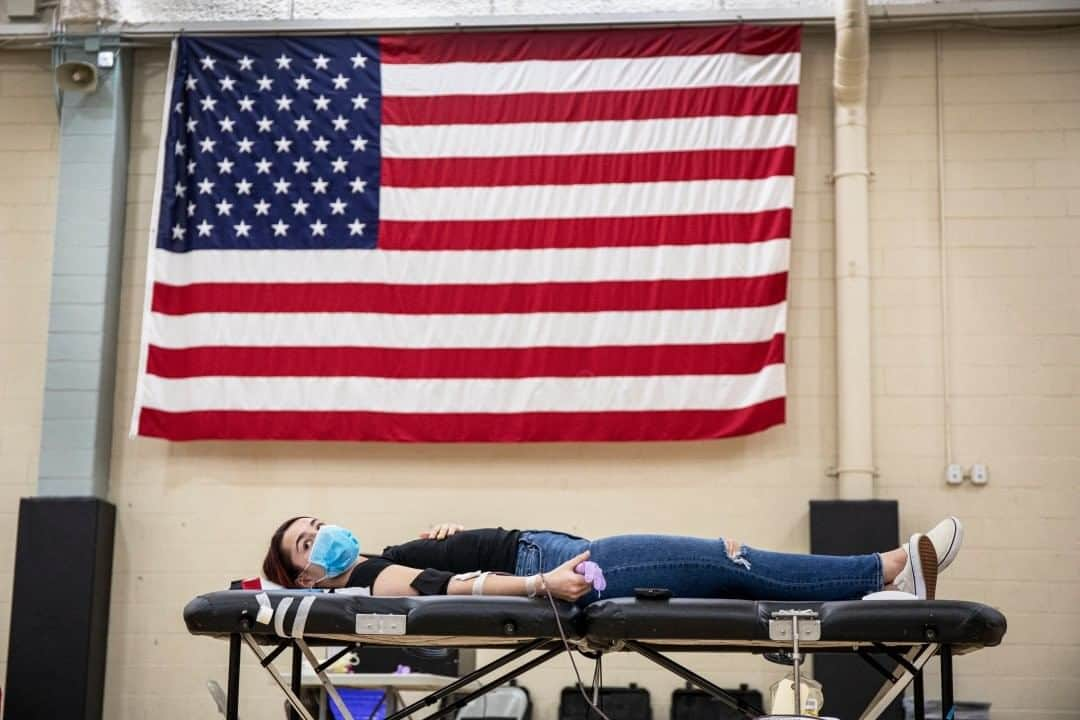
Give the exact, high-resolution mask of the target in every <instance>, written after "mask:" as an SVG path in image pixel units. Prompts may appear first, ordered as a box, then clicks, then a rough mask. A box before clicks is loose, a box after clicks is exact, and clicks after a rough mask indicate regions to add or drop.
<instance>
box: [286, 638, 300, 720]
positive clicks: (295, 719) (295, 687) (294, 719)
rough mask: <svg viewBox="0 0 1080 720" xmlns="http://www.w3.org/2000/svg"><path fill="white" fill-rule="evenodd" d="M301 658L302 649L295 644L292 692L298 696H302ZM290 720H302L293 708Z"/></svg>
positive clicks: (290, 711) (290, 709)
mask: <svg viewBox="0 0 1080 720" xmlns="http://www.w3.org/2000/svg"><path fill="white" fill-rule="evenodd" d="M300 658H301V655H300V648H298V647H296V645H295V644H293V649H292V668H291V669H292V691H293V692H294V693H296V694H297V695H299V694H300V681H301V678H300V673H301V672H302V671H303V668H302V667H301V664H300ZM289 720H300V716H299V715H298V714H297V713H296V710H294V709H293V708H289Z"/></svg>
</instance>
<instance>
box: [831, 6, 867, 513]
mask: <svg viewBox="0 0 1080 720" xmlns="http://www.w3.org/2000/svg"><path fill="white" fill-rule="evenodd" d="M869 65H870V21H869V17H868V15H867V9H866V0H836V57H835V61H834V65H833V98H834V101H835V108H834V116H833V123H834V142H835V148H834V165H835V167H834V169H833V182H834V193H835V203H836V219H835V225H836V230H835V232H836V423H837V433H836V448H837V459H836V472H837V496H838V497H839V498H840V499H842V500H859V499H867V498H872V497H873V496H874V453H873V429H874V426H873V420H874V418H873V404H872V399H873V386H872V380H871V367H870V191H869V182H870V169H869V164H868V160H867V156H868V133H867V93H868V86H869V80H868V72H869V70H868V69H869Z"/></svg>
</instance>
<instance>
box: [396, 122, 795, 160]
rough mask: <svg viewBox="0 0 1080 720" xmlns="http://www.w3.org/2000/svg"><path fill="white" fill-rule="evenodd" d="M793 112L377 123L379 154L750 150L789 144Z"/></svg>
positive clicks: (465, 154) (450, 155)
mask: <svg viewBox="0 0 1080 720" xmlns="http://www.w3.org/2000/svg"><path fill="white" fill-rule="evenodd" d="M796 127H797V117H796V116H795V115H745V116H739V117H692V118H662V119H659V120H591V121H584V122H567V123H494V124H476V125H468V124H462V125H383V127H382V135H381V139H380V143H381V147H382V153H383V156H385V157H388V158H395V157H403V158H409V157H513V156H518V155H579V154H582V153H602V154H611V153H643V152H674V151H683V150H726V149H732V150H753V149H764V148H775V147H783V146H787V145H794V144H795V137H796Z"/></svg>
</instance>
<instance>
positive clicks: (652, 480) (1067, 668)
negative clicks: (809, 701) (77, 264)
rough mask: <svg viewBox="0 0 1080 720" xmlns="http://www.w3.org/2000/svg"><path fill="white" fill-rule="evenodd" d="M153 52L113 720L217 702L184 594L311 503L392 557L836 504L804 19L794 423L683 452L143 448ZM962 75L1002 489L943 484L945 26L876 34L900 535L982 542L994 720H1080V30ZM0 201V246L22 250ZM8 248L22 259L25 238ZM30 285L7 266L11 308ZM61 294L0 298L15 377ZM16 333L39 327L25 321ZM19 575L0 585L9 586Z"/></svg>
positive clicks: (816, 53)
mask: <svg viewBox="0 0 1080 720" xmlns="http://www.w3.org/2000/svg"><path fill="white" fill-rule="evenodd" d="M7 57H8V56H7V55H0V62H4V61H6V60H5V59H6V58H7ZM136 60H137V71H136V80H135V97H134V105H135V111H134V118H133V128H132V146H133V147H132V157H131V176H130V184H129V203H130V205H129V213H128V227H127V246H126V255H125V267H124V288H123V303H122V305H123V310H122V312H123V318H122V322H121V331H120V332H121V338H120V343H121V345H120V353H119V363H120V370H119V382H118V386H117V417H116V439H115V441H114V449H113V477H112V481H111V482H112V492H111V499H112V500H113V501H114V502H115V503H116V504H117V506H118V510H119V512H118V527H117V538H116V548H117V549H116V562H115V577H114V583H113V607H112V618H111V628H110V633H111V636H110V646H109V666H108V673H107V698H106V716H107V717H108V718H110V719H112V718H149V717H153V718H160V719H162V720H171V719H173V718H206V717H210V716H211V713H212V706H211V704H210V700H209V697H208V696H207V695H206V693H205V690H204V684H205V680H206V679H207V678H209V677H215V678H217V679H218V680H219V681H222V682H223V681H224V673H225V671H224V656H225V647H224V644H222V643H218V642H212V641H208V640H202V639H195V638H191V637H190V636H189V635H187V633H186V632H185V630H184V627H183V623H182V621H181V619H180V610H181V608H182V606H183V604H184V602H185V601H186V600H187V599H188V598H190V597H191V596H192V595H194V594H196V593H198V592H203V591H206V590H209V589H214V588H219V587H222V586H223V585H224V583H225V582H227V581H228V580H229V579H231V578H234V577H239V576H242V575H250V574H252V573H253V572H254V571H255V569H256V568H257V564H258V561H259V559H260V557H261V553H262V550H263V543H264V542H265V537H266V535H267V534H268V533H269V531H270V529H271V528H272V527H273V526H274V525H275V524H276V522H277V521H278V520H279V519H281V518H282V517H284V516H286V515H289V514H293V513H297V512H311V513H316V514H320V515H322V516H324V517H327V518H333V519H335V520H337V521H339V522H342V523H347V524H349V525H351V526H352V527H353V528H354V529H355V530H357V531H358V533H359V534H360V535H361V537H362V540H363V542H364V544H365V546H366V547H367V548H374V549H377V548H380V547H382V546H383V545H384V544H386V543H389V542H393V541H397V540H401V539H405V538H408V537H410V536H411V535H413V534H414V533H415V532H417V531H418V530H419V529H421V528H422V527H423V526H425V525H426V524H428V523H431V522H435V521H440V520H457V521H460V522H463V523H465V524H466V525H469V526H485V525H491V524H496V523H501V524H503V525H506V526H517V527H538V526H539V527H554V528H559V529H565V530H570V531H577V532H580V533H582V534H590V535H594V536H599V535H604V534H611V533H620V532H634V531H658V532H680V533H688V534H698V535H706V536H708V535H716V534H720V533H724V534H728V535H731V536H733V537H737V538H739V539H742V540H745V541H747V542H749V543H751V544H756V545H759V546H763V547H770V548H775V549H780V550H791V551H801V550H805V549H806V548H807V544H808V543H807V535H808V525H807V516H806V507H807V501H808V500H809V499H811V498H828V497H830V496H831V495H832V492H833V483H832V481H831V480H829V479H827V478H825V477H824V472H823V471H824V469H825V468H826V467H827V466H828V465H830V464H832V462H833V459H834V458H833V455H834V452H835V434H834V429H833V426H834V422H835V403H834V399H833V395H834V392H835V373H834V369H833V358H834V353H833V342H834V337H833V336H834V333H835V330H834V321H833V311H834V310H833V292H832V281H831V277H832V273H833V269H832V267H833V254H832V251H831V245H832V194H831V187H830V186H829V184H828V183H827V180H826V177H827V174H828V173H829V171H830V166H831V156H832V143H831V112H830V108H829V103H830V100H829V96H830V90H829V80H830V77H831V38H830V37H828V36H826V35H817V34H812V35H808V36H807V38H806V43H805V55H804V73H803V88H802V93H801V98H800V106H801V107H800V133H799V151H798V166H797V198H796V227H795V233H794V251H793V256H792V284H791V311H790V318H789V319H790V322H789V326H790V333H789V338H790V339H789V349H790V358H791V359H790V364H789V382H790V395H791V401H790V406H789V422H788V424H787V425H786V426H785V427H783V428H778V429H774V430H770V431H768V432H766V433H763V434H761V435H757V436H754V437H750V438H743V439H736V440H728V441H720V442H710V443H687V444H649V445H602V444H600V445H529V446H484V445H467V446H445V447H444V446H388V445H362V444H354V445H348V444H282V443H269V444H229V443H203V444H189V445H179V444H178V445H168V444H165V443H160V442H155V441H148V440H136V441H133V440H129V439H127V437H126V433H127V423H128V417H127V415H128V412H129V409H130V407H131V396H132V388H133V384H134V370H135V364H136V362H137V341H138V329H139V316H138V314H139V311H140V308H141V303H142V296H143V278H144V274H145V259H146V246H147V240H146V238H147V234H148V224H149V216H150V202H151V200H152V198H153V171H154V165H155V160H156V158H155V153H156V150H157V141H158V138H159V132H160V117H161V105H162V95H161V93H162V91H163V88H164V79H165V78H164V73H165V64H166V56H165V53H164V52H162V51H141V52H139V53H138V54H137V55H136ZM4 67H5V66H4V65H3V64H0V69H2V68H4ZM943 70H944V73H943V79H944V93H945V95H944V98H945V123H946V135H945V148H946V157H947V160H948V165H947V183H946V190H947V193H946V207H947V210H948V214H949V218H948V224H947V232H948V246H949V249H950V267H951V272H950V276H949V281H948V289H949V297H950V299H951V300H950V302H951V312H950V317H949V326H950V328H951V330H950V335H949V337H950V343H951V346H952V353H951V358H952V360H951V365H952V372H951V374H950V378H951V380H952V387H953V395H954V398H953V425H952V430H953V445H954V458H955V460H956V461H958V462H962V463H964V464H965V465H970V464H971V463H973V462H985V463H987V464H989V466H990V471H991V482H990V485H989V486H987V487H986V488H981V489H978V488H973V487H971V486H964V487H961V488H947V487H946V486H945V485H944V482H943V480H942V467H943V465H944V463H945V457H944V450H943V445H944V424H943V402H942V395H941V390H942V379H943V374H942V363H941V337H942V335H941V333H942V323H941V306H940V287H941V286H940V281H941V277H940V272H939V264H938V234H937V232H938V230H937V222H936V218H937V215H936V213H937V203H938V194H937V172H936V163H935V159H936V147H937V144H936V143H937V136H936V115H935V106H934V87H935V82H934V42H933V36H932V35H931V34H925V33H924V34H914V33H907V34H885V35H877V36H875V38H874V55H873V80H872V114H871V122H872V128H873V138H872V142H873V146H872V165H873V169H874V171H875V173H876V175H875V181H874V184H873V186H872V193H873V194H872V203H873V208H872V211H873V215H872V220H873V242H874V256H873V261H874V272H875V281H874V304H875V315H874V320H875V334H874V345H875V346H874V364H875V372H876V375H875V393H876V416H877V422H878V425H877V436H876V442H877V447H878V466H879V468H880V470H881V478H880V481H879V486H880V489H881V492H880V494H881V496H883V497H895V498H898V499H899V500H900V502H901V511H902V530H903V531H904V532H905V533H907V532H912V531H915V530H917V529H920V528H922V527H924V526H925V525H927V524H928V523H930V522H932V521H933V520H936V519H937V518H938V517H939V516H940V515H941V514H943V513H945V512H957V513H959V514H960V515H962V516H963V517H964V518H965V519H966V520H967V522H968V527H969V532H968V543H967V547H966V549H965V551H964V553H962V554H961V556H960V558H959V560H958V561H957V563H956V565H955V566H954V568H953V569H952V570H950V572H949V574H948V575H946V576H945V578H944V580H943V582H942V584H941V592H942V593H943V594H945V595H946V596H963V597H967V598H970V599H975V600H982V601H986V602H991V603H993V604H995V605H998V606H1000V607H1002V608H1003V609H1004V610H1005V612H1006V613H1007V614H1008V616H1009V620H1010V633H1009V635H1008V638H1007V644H1006V646H1005V647H1003V648H1000V649H998V650H995V651H988V652H984V653H979V654H977V655H974V656H971V657H965V658H961V659H959V660H958V663H957V670H958V676H959V677H958V696H959V697H962V698H972V699H984V700H990V701H992V702H994V704H995V711H994V717H995V718H996V719H998V720H1000V719H1001V718H1006V719H1008V718H1030V717H1047V718H1050V717H1053V718H1066V717H1074V718H1075V717H1080V709H1078V708H1077V704H1076V701H1077V699H1078V698H1077V695H1076V690H1075V681H1074V678H1073V677H1072V667H1071V665H1072V664H1075V662H1076V661H1080V615H1078V614H1077V612H1076V609H1075V608H1076V607H1077V606H1078V601H1080V562H1078V559H1080V558H1078V555H1080V534H1078V531H1077V530H1075V529H1073V526H1072V522H1071V520H1072V516H1074V515H1075V514H1076V513H1077V511H1078V510H1080V497H1078V491H1077V487H1078V486H1077V484H1076V482H1075V481H1074V480H1073V478H1074V477H1075V476H1076V472H1077V471H1078V470H1080V453H1078V452H1077V449H1076V442H1075V440H1074V438H1076V437H1077V430H1078V427H1077V426H1078V425H1080V402H1078V401H1077V399H1076V393H1077V390H1078V385H1080V319H1078V317H1080V316H1078V315H1077V314H1076V313H1075V307H1076V305H1077V301H1078V300H1080V285H1078V282H1077V275H1078V274H1080V42H1078V38H1077V36H1076V35H1072V36H1068V35H1056V36H1055V35H1049V36H1038V37H1030V36H1013V35H1001V34H995V35H988V34H978V33H959V32H956V33H952V32H950V33H947V34H946V35H945V36H944V64H943ZM4 87H5V85H4V79H3V76H2V75H0V103H6V102H7V98H6V96H4V95H3V94H2V93H3V92H4ZM46 87H47V82H46ZM3 118H4V106H3V105H0V122H3ZM53 124H55V121H53ZM17 132H18V131H17V130H16V131H15V133H17ZM13 134H14V133H13V132H12V131H11V130H9V129H8V126H7V125H0V152H2V151H3V148H5V147H6V146H5V143H8V144H12V143H18V142H19V141H18V140H17V139H16V140H12V138H11V136H12V135H13ZM50 147H51V145H50ZM3 173H4V171H3V169H2V168H0V178H3V177H4V175H3ZM0 182H3V180H2V179H0ZM2 203H3V200H2V199H0V229H3V232H4V233H5V236H4V238H3V240H4V249H3V250H2V251H0V252H4V253H7V252H8V248H7V246H8V244H9V243H8V238H7V233H8V232H9V230H7V226H6V225H4V224H3V223H4V218H5V215H4V214H3V213H4V212H5V210H6V208H5V207H4V206H3V205H2ZM19 215H20V217H23V216H24V215H25V212H23V211H20V214H19ZM40 216H41V218H39V220H38V222H39V223H41V224H43V225H44V227H43V228H42V229H41V230H40V231H38V235H39V236H40V237H41V238H44V240H36V241H34V242H30V241H29V240H27V241H24V242H23V243H22V244H21V245H22V246H33V247H34V249H35V250H34V252H35V253H37V254H32V257H33V258H34V259H35V261H36V262H38V263H39V264H43V266H44V268H45V269H44V270H43V274H42V276H41V281H40V282H41V283H43V284H44V286H47V283H48V270H47V268H48V250H47V248H48V242H47V238H48V228H49V227H51V223H52V209H51V206H50V207H48V208H47V209H46V208H42V210H41V212H40ZM24 222H31V220H25V219H24ZM42 243H43V244H42ZM16 245H17V246H19V245H18V244H16ZM42 248H44V249H42ZM0 257H2V258H3V259H4V261H5V263H6V262H7V257H8V255H7V254H4V255H2V256H0ZM26 277H28V276H27V275H26V274H24V273H19V274H17V275H16V276H15V277H11V276H10V274H9V273H7V272H6V271H4V274H3V275H0V292H2V293H4V295H3V297H4V298H7V297H10V296H11V294H12V293H15V292H16V291H15V290H13V289H11V288H13V287H15V286H14V285H13V284H12V283H14V282H15V281H16V280H18V281H20V282H25V280H26ZM42 287H43V286H37V289H36V290H35V292H37V293H39V294H40V295H41V297H42V301H41V304H40V305H37V306H33V309H32V311H31V312H30V313H27V312H25V310H24V309H22V308H20V312H19V313H18V314H17V315H16V314H14V313H11V311H10V310H3V309H0V319H3V323H4V324H3V325H0V328H3V329H2V330H0V332H3V333H4V334H3V335H0V342H3V343H5V345H4V350H5V354H4V360H3V362H4V365H3V367H4V369H8V363H9V362H16V361H15V360H10V361H9V359H8V357H9V356H11V357H15V354H14V353H9V352H7V347H8V346H7V343H9V342H12V341H9V340H8V338H9V337H19V338H29V339H23V340H21V341H20V342H22V343H24V344H27V345H28V346H29V349H28V352H20V353H19V354H18V356H19V357H20V358H25V357H31V356H32V357H33V358H36V359H32V360H26V359H21V360H18V361H17V362H18V363H19V364H17V365H13V367H15V368H16V369H17V370H18V371H20V372H21V373H23V377H32V378H33V380H34V382H36V384H37V386H38V388H40V383H41V379H42V377H43V373H42V370H41V365H42V364H43V361H44V347H43V345H42V342H43V339H44V335H45V325H46V323H47V308H46V303H47V290H46V289H42ZM20 297H22V295H20ZM5 312H6V313H7V314H4V313H5ZM12 325H17V326H18V328H20V329H21V330H20V333H15V334H14V335H13V333H12V330H9V329H8V328H9V327H10V326H12ZM12 329H15V328H12ZM34 353H36V355H34ZM35 363H36V364H35ZM5 375H9V373H8V374H5ZM5 380H7V377H5ZM27 384H28V383H27ZM0 387H3V388H5V389H4V390H3V392H5V393H6V392H9V390H8V389H7V387H8V386H7V385H0ZM20 391H21V392H24V393H28V395H27V397H26V398H25V399H24V400H23V401H22V408H21V410H22V411H21V412H18V413H15V412H12V410H11V409H10V408H9V407H8V406H7V404H5V406H4V407H0V427H3V428H4V436H3V444H2V445H0V452H3V450H4V449H6V448H7V446H8V436H9V434H10V433H9V427H11V426H14V427H16V428H23V429H22V430H21V431H20V432H21V435H20V434H19V433H16V435H15V436H14V437H16V438H19V437H21V436H31V437H27V439H26V440H25V441H19V442H21V443H22V444H21V445H17V446H16V449H17V448H18V447H22V448H23V450H22V451H21V452H22V455H21V457H22V461H21V464H19V465H18V468H19V469H20V471H21V474H18V473H12V472H10V471H8V463H10V462H12V461H11V460H9V459H8V454H7V453H6V452H3V454H0V462H3V463H5V465H4V466H3V467H4V468H5V473H4V480H7V478H9V477H11V478H15V477H22V478H23V480H22V484H21V485H19V486H18V487H19V489H13V490H11V496H10V499H9V500H8V503H7V504H6V505H5V506H4V507H3V508H2V510H4V511H5V512H6V514H5V515H3V517H4V518H5V521H4V522H5V525H3V526H2V528H3V529H2V531H3V532H8V533H12V529H11V528H13V522H12V521H11V518H12V517H13V513H14V509H15V498H16V497H17V496H18V495H19V494H21V493H23V492H27V491H30V490H32V488H33V482H34V473H35V470H34V465H35V463H36V457H35V456H36V447H37V423H38V418H39V417H40V393H39V392H38V393H36V394H35V393H32V392H29V391H27V390H26V389H25V387H24V388H22V389H21V390H20ZM4 397H5V398H6V397H7V395H5V396H4ZM27 418H29V420H28V419H27ZM1070 471H1071V472H1070ZM601 509H602V510H603V512H600V510H601ZM9 526H10V528H9ZM11 536H12V537H13V535H11ZM4 562H7V563H8V564H7V565H5V566H3V567H0V572H7V573H10V556H9V557H8V558H5V560H4ZM0 581H3V587H4V588H5V590H4V596H0V600H6V597H7V594H8V593H9V590H8V589H7V588H8V586H9V585H10V581H9V580H7V579H6V578H4V577H0ZM6 607H7V605H6V604H5V605H3V606H2V607H0V612H3V608H6ZM0 620H4V618H3V617H0ZM4 630H6V623H5V627H4ZM686 659H687V661H688V662H689V664H691V665H692V666H693V667H696V668H700V669H703V670H706V671H708V672H709V674H710V676H711V677H713V678H714V679H716V680H717V681H718V682H720V683H721V684H725V685H731V684H736V683H738V682H740V681H748V682H750V683H751V684H753V685H756V686H758V687H765V686H767V685H768V684H769V683H771V682H772V681H773V680H775V679H776V678H777V677H778V674H779V673H778V671H777V670H776V669H774V666H769V665H767V664H766V663H764V662H762V661H760V660H758V659H751V658H745V657H727V658H725V657H720V656H717V657H701V656H699V657H694V656H689V657H688V658H686ZM1070 661H1071V662H1070ZM569 677H570V675H569V669H568V668H567V667H565V663H563V664H561V665H559V664H556V665H553V666H551V667H550V668H549V669H545V670H541V671H538V672H536V673H533V674H531V675H530V676H528V677H527V682H526V684H527V685H528V686H529V687H530V688H531V689H532V691H533V696H534V699H535V701H536V702H537V703H538V712H539V715H538V717H539V718H540V719H541V720H545V719H547V718H552V717H554V709H555V703H556V702H557V696H558V688H560V687H562V686H563V685H565V684H566V683H567V681H568V679H569ZM605 677H606V679H607V681H608V682H611V683H626V682H629V681H636V682H638V683H640V684H642V685H645V686H647V687H649V689H650V690H651V691H652V694H653V705H654V713H655V714H656V716H657V717H664V716H666V714H667V702H668V698H669V697H670V691H671V690H672V689H673V688H674V687H676V685H677V684H676V683H675V682H674V681H673V679H672V678H671V677H670V676H667V675H665V674H663V673H661V672H657V671H654V670H652V669H651V668H649V667H646V666H645V665H644V664H643V663H642V662H636V661H634V660H632V659H630V658H627V657H615V658H612V659H611V660H610V661H609V662H608V663H606V664H605ZM242 683H243V685H244V686H245V702H244V704H243V705H242V707H241V716H246V717H276V716H278V713H279V710H278V708H279V707H280V703H279V701H278V699H277V695H276V691H274V690H273V689H272V688H271V686H270V684H269V682H268V681H267V680H265V679H264V678H263V677H262V676H260V675H258V674H256V671H255V669H254V668H253V667H252V664H251V663H249V664H248V665H247V666H246V668H245V673H244V675H243V679H242ZM826 709H827V706H826Z"/></svg>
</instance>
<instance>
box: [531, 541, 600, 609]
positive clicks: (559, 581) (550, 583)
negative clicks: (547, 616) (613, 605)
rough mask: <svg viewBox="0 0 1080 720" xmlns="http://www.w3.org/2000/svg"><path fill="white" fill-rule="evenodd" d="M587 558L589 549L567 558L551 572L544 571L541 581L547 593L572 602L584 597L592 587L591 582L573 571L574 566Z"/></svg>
mask: <svg viewBox="0 0 1080 720" xmlns="http://www.w3.org/2000/svg"><path fill="white" fill-rule="evenodd" d="M588 559H589V551H588V550H586V551H585V552H583V553H581V554H580V555H578V556H577V557H574V558H571V559H569V560H567V561H566V562H564V563H563V564H562V565H560V566H559V567H557V568H555V569H554V570H552V571H551V572H549V573H544V575H543V581H544V586H545V587H546V588H547V591H548V594H549V595H551V596H552V597H554V598H558V599H559V600H567V601H569V602H574V601H576V600H578V599H580V598H582V597H584V596H585V595H586V594H587V593H588V592H589V591H590V590H592V589H593V587H592V583H590V582H589V581H588V580H586V579H585V577H584V576H583V575H578V574H577V573H576V572H574V568H576V567H577V566H578V564H579V563H583V562H585V561H586V560H588Z"/></svg>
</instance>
